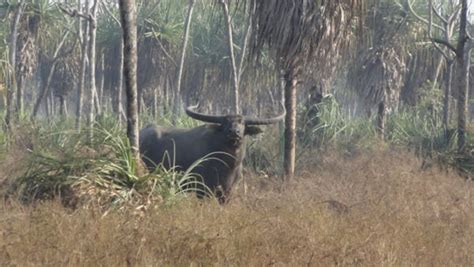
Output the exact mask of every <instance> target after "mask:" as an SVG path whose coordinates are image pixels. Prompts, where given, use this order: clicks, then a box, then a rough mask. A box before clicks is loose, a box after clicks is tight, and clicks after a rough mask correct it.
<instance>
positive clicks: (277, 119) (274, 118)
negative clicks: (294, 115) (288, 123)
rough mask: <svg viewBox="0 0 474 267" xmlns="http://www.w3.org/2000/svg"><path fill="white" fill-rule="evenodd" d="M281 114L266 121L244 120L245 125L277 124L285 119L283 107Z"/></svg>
mask: <svg viewBox="0 0 474 267" xmlns="http://www.w3.org/2000/svg"><path fill="white" fill-rule="evenodd" d="M282 107H283V112H282V113H281V114H280V115H278V116H276V117H273V118H268V119H257V118H245V125H266V124H272V123H276V122H279V121H281V120H283V119H284V118H285V115H286V109H285V106H283V105H282Z"/></svg>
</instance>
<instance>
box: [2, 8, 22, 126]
mask: <svg viewBox="0 0 474 267" xmlns="http://www.w3.org/2000/svg"><path fill="white" fill-rule="evenodd" d="M23 6H24V3H23V1H20V2H19V3H18V7H17V10H16V11H15V16H14V18H13V24H12V30H11V36H10V58H9V61H10V69H11V71H10V75H9V76H10V82H9V84H8V89H7V110H6V114H5V125H6V127H7V128H10V126H11V118H12V113H13V102H14V94H15V91H16V90H17V82H16V50H17V42H18V27H19V25H20V18H21V16H22V14H23Z"/></svg>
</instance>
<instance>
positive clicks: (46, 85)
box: [31, 31, 69, 120]
mask: <svg viewBox="0 0 474 267" xmlns="http://www.w3.org/2000/svg"><path fill="white" fill-rule="evenodd" d="M68 35H69V31H66V32H65V33H64V35H63V38H62V39H61V41H60V42H59V44H58V47H56V50H55V51H54V54H53V57H52V59H51V67H50V69H49V73H48V78H47V80H46V82H45V83H44V84H43V87H42V88H41V91H40V94H39V95H38V98H37V99H36V102H35V106H34V107H33V113H32V114H31V120H34V119H35V118H36V115H37V114H38V111H39V107H40V105H41V103H42V101H43V99H44V98H45V96H47V95H48V93H49V88H50V84H51V81H52V78H53V75H54V72H55V71H56V63H57V62H58V56H59V51H61V48H62V47H63V45H64V43H65V42H66V39H67V36H68Z"/></svg>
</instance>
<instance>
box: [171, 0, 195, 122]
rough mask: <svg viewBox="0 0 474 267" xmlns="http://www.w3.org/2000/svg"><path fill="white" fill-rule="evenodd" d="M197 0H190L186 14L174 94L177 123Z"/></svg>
mask: <svg viewBox="0 0 474 267" xmlns="http://www.w3.org/2000/svg"><path fill="white" fill-rule="evenodd" d="M195 2H196V1H195V0H189V5H188V14H187V16H186V22H185V28H184V36H183V45H182V48H181V60H180V61H179V69H178V81H177V83H176V91H175V95H174V105H173V124H176V119H177V117H178V116H179V114H180V113H181V110H180V107H181V83H182V79H183V70H184V58H185V57H186V48H187V46H188V40H189V30H190V28H191V20H192V17H193V10H194V3H195Z"/></svg>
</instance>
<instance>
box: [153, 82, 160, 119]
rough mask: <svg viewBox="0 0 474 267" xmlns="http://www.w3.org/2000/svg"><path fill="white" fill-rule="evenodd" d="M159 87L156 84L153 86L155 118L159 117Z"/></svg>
mask: <svg viewBox="0 0 474 267" xmlns="http://www.w3.org/2000/svg"><path fill="white" fill-rule="evenodd" d="M158 89H159V87H158V86H155V88H153V118H154V119H155V120H156V119H158V106H159V103H158Z"/></svg>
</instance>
